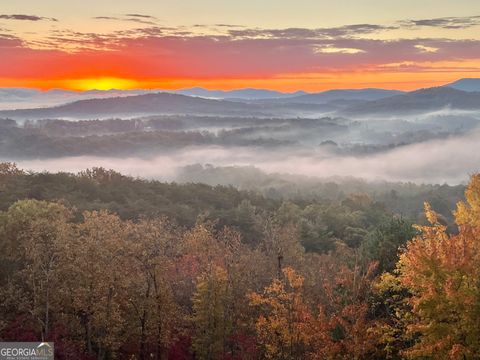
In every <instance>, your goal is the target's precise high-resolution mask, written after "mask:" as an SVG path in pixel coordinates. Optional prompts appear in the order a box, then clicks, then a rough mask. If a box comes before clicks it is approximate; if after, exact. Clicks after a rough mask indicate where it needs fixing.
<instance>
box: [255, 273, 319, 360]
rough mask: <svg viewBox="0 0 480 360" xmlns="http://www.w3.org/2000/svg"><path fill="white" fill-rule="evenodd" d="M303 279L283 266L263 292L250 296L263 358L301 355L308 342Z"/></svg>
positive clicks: (308, 317) (283, 359) (283, 357)
mask: <svg viewBox="0 0 480 360" xmlns="http://www.w3.org/2000/svg"><path fill="white" fill-rule="evenodd" d="M303 281H304V278H303V277H302V276H300V275H298V274H297V273H296V272H295V270H293V269H292V268H290V267H286V268H284V269H282V277H281V278H280V279H275V280H274V281H273V282H272V284H271V285H269V286H268V287H267V288H265V290H264V292H263V293H260V294H258V293H252V294H251V295H250V304H251V305H252V306H254V307H256V308H258V309H259V316H258V318H257V321H256V326H255V328H256V333H257V340H258V342H259V343H260V345H261V346H262V348H263V354H264V356H265V358H266V359H279V360H287V359H288V360H290V359H303V358H304V355H305V353H306V351H307V349H308V347H309V344H310V341H311V338H310V336H309V331H308V327H309V325H310V317H311V314H310V312H309V309H308V307H307V305H306V304H305V302H304V299H303Z"/></svg>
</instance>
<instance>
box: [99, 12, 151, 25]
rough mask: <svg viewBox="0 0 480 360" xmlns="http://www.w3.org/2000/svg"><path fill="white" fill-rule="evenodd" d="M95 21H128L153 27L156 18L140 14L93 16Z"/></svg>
mask: <svg viewBox="0 0 480 360" xmlns="http://www.w3.org/2000/svg"><path fill="white" fill-rule="evenodd" d="M93 19H95V20H115V21H130V22H136V23H139V24H145V25H155V24H156V23H157V18H156V17H154V16H150V15H142V14H124V15H122V16H95V17H93Z"/></svg>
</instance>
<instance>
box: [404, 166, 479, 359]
mask: <svg viewBox="0 0 480 360" xmlns="http://www.w3.org/2000/svg"><path fill="white" fill-rule="evenodd" d="M465 198H466V201H465V202H460V203H459V204H458V205H457V210H456V212H455V220H456V223H457V225H458V230H459V232H458V234H454V235H450V234H448V233H447V232H446V227H445V226H444V225H442V224H440V222H439V220H438V216H437V214H436V213H435V212H434V211H433V210H432V209H431V208H430V206H429V205H428V204H426V205H425V213H426V217H427V219H428V221H429V223H430V225H427V226H418V229H419V231H420V232H421V234H420V235H419V236H417V237H416V238H414V239H413V240H412V241H410V242H409V243H408V244H407V247H406V250H405V252H404V253H403V254H402V255H401V256H400V260H399V262H398V264H397V271H398V276H399V281H400V283H401V284H402V285H403V286H405V287H406V288H408V290H409V291H410V292H411V294H412V295H411V297H410V298H409V303H410V304H411V307H412V315H413V319H412V322H411V324H410V325H409V331H410V332H414V333H418V334H419V341H418V342H417V343H416V344H415V345H414V346H413V347H411V348H410V349H409V350H408V351H406V352H405V354H406V355H407V356H409V357H412V358H439V359H477V358H479V357H480V327H479V324H480V267H479V265H478V264H479V263H480V220H479V219H480V175H478V174H477V175H474V176H472V178H471V181H470V184H469V185H468V187H467V189H466V191H465Z"/></svg>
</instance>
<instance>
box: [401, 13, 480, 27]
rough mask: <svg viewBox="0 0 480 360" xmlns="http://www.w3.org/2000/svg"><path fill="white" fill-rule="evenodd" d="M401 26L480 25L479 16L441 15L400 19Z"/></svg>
mask: <svg viewBox="0 0 480 360" xmlns="http://www.w3.org/2000/svg"><path fill="white" fill-rule="evenodd" d="M400 25H401V26H403V27H407V28H411V27H418V26H420V27H422V26H424V27H437V28H443V29H466V28H470V27H473V26H478V25H480V16H478V15H477V16H464V17H442V18H434V19H421V20H404V21H400Z"/></svg>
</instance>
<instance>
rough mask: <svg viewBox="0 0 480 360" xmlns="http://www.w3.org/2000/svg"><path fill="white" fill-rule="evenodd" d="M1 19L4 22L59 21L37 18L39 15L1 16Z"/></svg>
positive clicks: (49, 18)
mask: <svg viewBox="0 0 480 360" xmlns="http://www.w3.org/2000/svg"><path fill="white" fill-rule="evenodd" d="M0 19H4V20H22V21H42V20H47V21H58V19H55V18H51V17H44V16H37V15H24V14H11V15H7V14H1V15H0Z"/></svg>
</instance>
